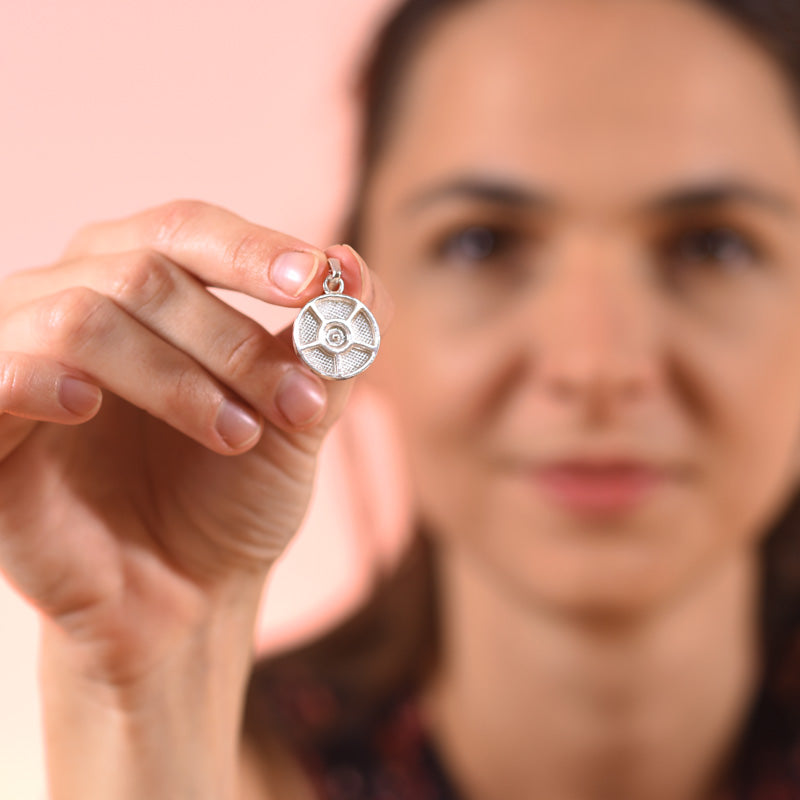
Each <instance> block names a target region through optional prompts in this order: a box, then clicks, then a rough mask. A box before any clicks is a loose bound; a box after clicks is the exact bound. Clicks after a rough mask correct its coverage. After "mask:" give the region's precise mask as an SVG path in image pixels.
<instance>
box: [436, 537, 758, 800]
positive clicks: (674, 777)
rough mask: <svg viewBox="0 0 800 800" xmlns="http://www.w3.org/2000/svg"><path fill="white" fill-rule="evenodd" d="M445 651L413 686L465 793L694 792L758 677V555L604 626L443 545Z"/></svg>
mask: <svg viewBox="0 0 800 800" xmlns="http://www.w3.org/2000/svg"><path fill="white" fill-rule="evenodd" d="M442 555H443V558H442V570H443V575H442V582H443V585H442V589H443V600H444V603H443V606H444V609H443V630H444V641H443V659H442V663H441V667H440V669H439V671H438V673H437V676H436V679H435V680H434V681H432V683H431V685H430V687H429V691H428V692H427V693H426V695H425V697H424V698H423V710H424V713H425V714H426V715H427V716H428V719H429V724H430V726H431V731H432V735H433V737H434V739H435V741H436V743H437V746H438V748H439V751H440V754H441V755H442V757H443V759H444V761H445V762H446V764H447V766H448V768H449V770H450V771H451V772H452V774H453V776H454V779H455V781H456V783H457V784H459V785H460V786H461V788H462V790H463V791H464V793H465V795H466V797H467V798H469V800H496V798H503V800H523V798H524V799H525V800H530V798H531V797H546V798H548V800H607V799H609V798H613V799H614V800H634V799H635V800H641V798H643V797H646V798H648V800H706V798H708V797H710V796H711V793H712V789H713V786H714V781H715V779H716V778H717V777H718V772H719V770H720V769H721V768H723V767H724V766H725V761H726V759H727V757H728V756H729V755H730V753H731V749H732V748H733V746H734V745H735V742H736V738H737V736H738V735H739V733H740V731H741V727H742V725H743V724H744V721H745V718H746V714H747V711H748V710H749V705H750V703H751V701H752V697H753V693H754V691H755V688H756V684H757V681H758V678H759V671H760V664H759V663H758V646H757V642H758V618H757V617H758V600H757V596H758V569H757V556H756V555H755V554H752V555H750V554H745V553H742V554H738V555H737V556H736V557H731V558H730V559H729V560H728V561H727V562H725V563H720V564H718V565H717V566H716V568H715V569H714V571H713V573H711V572H710V573H709V574H708V575H707V576H706V578H705V580H704V581H703V583H702V585H697V586H695V587H694V588H693V589H692V590H687V591H686V592H685V593H684V594H683V595H682V596H681V597H679V598H676V599H675V601H674V602H672V603H671V604H670V605H669V607H665V608H663V609H661V610H660V611H659V612H658V613H653V614H652V615H651V616H650V617H648V618H642V619H640V620H638V621H637V622H636V623H633V622H632V623H630V624H629V625H627V626H625V627H624V628H623V626H620V627H619V628H617V629H614V630H610V629H605V630H602V629H599V628H597V627H592V626H591V624H590V623H588V622H583V623H581V622H578V621H575V620H570V619H568V618H566V617H557V616H556V615H554V614H551V613H548V612H547V611H546V610H544V609H537V608H536V607H534V605H533V604H532V603H530V604H528V605H527V606H525V607H522V606H521V604H520V602H519V598H515V597H513V596H512V593H511V592H506V591H502V590H501V589H500V587H499V586H498V582H497V578H496V576H492V575H491V574H490V573H489V571H488V570H486V569H484V568H482V567H481V566H480V565H477V564H475V563H474V562H473V561H471V560H470V559H469V558H465V557H462V556H460V555H459V554H452V553H446V554H444V553H443V554H442Z"/></svg>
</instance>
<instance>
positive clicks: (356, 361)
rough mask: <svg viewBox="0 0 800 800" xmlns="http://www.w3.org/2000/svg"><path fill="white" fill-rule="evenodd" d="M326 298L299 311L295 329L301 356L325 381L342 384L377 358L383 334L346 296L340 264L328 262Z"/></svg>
mask: <svg viewBox="0 0 800 800" xmlns="http://www.w3.org/2000/svg"><path fill="white" fill-rule="evenodd" d="M328 266H329V267H330V275H328V276H327V277H326V278H325V281H324V283H323V290H324V292H325V293H324V294H321V295H320V296H319V297H315V298H314V299H313V300H311V301H309V302H308V303H306V304H305V305H304V306H303V308H301V309H300V313H299V314H298V315H297V317H296V318H295V321H294V327H293V329H292V341H293V342H294V349H295V352H296V353H297V355H298V356H300V358H301V359H302V360H303V361H304V362H305V363H306V364H308V366H309V367H310V368H311V369H312V371H314V372H316V373H317V375H319V376H320V377H322V378H326V379H327V380H336V381H341V380H345V379H346V378H352V377H353V376H355V375H358V374H359V373H360V372H363V371H364V370H365V369H366V368H367V367H368V366H369V365H370V364H371V363H372V362H373V361H374V360H375V356H376V355H377V354H378V348H379V347H380V344H381V333H380V330H378V323H377V322H376V321H375V317H374V316H372V312H371V311H370V310H369V309H368V308H367V307H366V306H365V305H364V304H363V303H362V302H361V301H360V300H356V298H355V297H350V295H346V294H344V293H343V292H344V281H343V280H342V271H341V263H340V261H339V259H338V258H329V259H328Z"/></svg>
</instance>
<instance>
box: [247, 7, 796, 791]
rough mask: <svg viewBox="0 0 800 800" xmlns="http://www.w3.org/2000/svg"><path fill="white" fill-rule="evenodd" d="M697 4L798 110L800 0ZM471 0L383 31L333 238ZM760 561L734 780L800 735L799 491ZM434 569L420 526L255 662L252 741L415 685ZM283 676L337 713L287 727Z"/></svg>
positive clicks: (336, 730)
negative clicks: (370, 578)
mask: <svg viewBox="0 0 800 800" xmlns="http://www.w3.org/2000/svg"><path fill="white" fill-rule="evenodd" d="M484 1H485V0H484ZM696 1H697V2H705V3H707V4H708V5H710V6H713V7H714V8H716V9H718V10H719V11H720V12H721V13H722V14H724V15H726V16H727V17H728V18H729V19H731V20H732V21H733V22H734V23H735V24H737V25H739V26H741V28H742V29H743V30H745V31H746V32H747V33H748V34H749V35H750V36H751V37H753V38H754V39H755V40H756V41H758V42H759V43H760V44H761V45H762V46H763V47H764V48H765V49H766V50H767V51H768V52H769V53H771V54H772V55H773V56H774V58H775V60H776V63H777V64H778V65H779V66H780V68H781V69H782V70H783V72H784V74H785V76H786V78H787V81H788V85H789V87H790V88H791V90H792V93H793V97H794V99H795V100H796V101H797V106H798V109H800V2H799V1H798V0H696ZM476 2H480V0H406V1H405V2H403V3H401V5H400V6H399V7H398V8H397V9H396V10H395V11H394V12H393V13H392V14H391V16H390V17H389V18H388V19H387V20H386V22H385V23H384V25H383V27H382V28H381V29H380V31H379V33H378V36H377V37H376V38H375V40H374V42H373V45H372V48H371V50H370V51H369V52H368V54H367V58H366V61H365V63H364V66H363V67H362V70H361V72H360V73H359V79H358V81H357V84H356V86H355V91H356V93H357V97H358V100H359V104H360V109H361V114H362V119H361V126H360V130H361V138H360V146H359V148H360V149H359V161H358V174H357V176H356V180H355V182H354V190H353V195H352V202H351V212H350V215H349V216H348V217H347V218H346V219H345V220H344V223H343V226H342V233H341V237H340V240H341V241H348V242H351V243H352V244H353V245H354V246H355V247H356V248H357V249H358V248H359V242H360V239H361V230H360V215H361V209H362V206H363V202H362V201H363V197H364V193H365V187H366V186H367V183H368V181H369V178H370V175H371V173H372V170H373V167H374V165H375V162H376V160H377V158H378V157H379V155H380V152H381V146H382V144H383V143H384V142H385V139H386V136H387V131H388V130H389V129H390V127H391V121H392V114H393V112H394V110H395V107H396V98H397V93H398V91H399V88H400V86H401V85H402V80H403V77H404V74H405V73H406V72H407V71H408V69H409V64H410V63H411V62H412V61H413V58H414V56H415V53H416V52H417V51H418V49H419V48H420V46H421V44H422V43H423V42H424V40H425V37H426V36H427V35H428V34H430V33H431V31H433V30H434V29H435V27H436V24H437V23H438V22H439V21H440V20H442V19H444V17H445V15H446V14H447V13H448V12H449V11H452V10H454V9H457V8H462V7H465V6H467V5H470V4H473V3H476ZM761 564H762V597H761V618H762V626H761V633H762V651H763V663H764V665H765V674H764V679H763V685H762V688H761V691H760V693H759V695H758V697H757V698H756V699H755V701H754V703H753V707H752V711H751V715H750V719H749V722H748V725H747V726H746V729H745V730H744V731H743V734H742V738H741V744H740V749H739V753H740V757H737V758H736V759H735V765H736V769H737V770H738V774H739V777H740V778H741V780H742V782H745V781H746V779H747V776H748V771H750V772H752V773H753V775H755V771H757V770H758V769H759V767H758V764H760V763H762V762H761V760H760V758H761V757H760V756H759V755H758V753H759V752H760V751H761V750H762V749H764V748H768V749H774V748H775V747H776V746H779V745H781V743H784V744H785V743H787V742H790V741H792V740H795V741H796V740H798V738H800V675H798V674H797V673H798V671H800V636H798V631H800V494H798V496H797V497H795V498H794V499H793V500H792V502H791V503H790V504H789V506H788V508H786V509H784V510H783V511H782V513H781V514H780V515H779V516H778V518H776V519H775V520H773V524H772V525H771V530H770V531H769V533H768V535H767V537H766V538H765V540H764V543H763V545H762V559H761ZM436 574H437V571H436V553H435V548H434V546H433V544H432V539H431V537H430V536H428V535H427V534H425V532H424V530H419V531H418V533H417V536H416V537H415V539H414V541H413V543H412V545H411V546H410V547H409V549H408V551H407V553H406V555H405V557H404V559H403V560H402V562H401V563H400V565H399V568H398V569H397V570H396V571H395V572H394V573H393V574H391V575H387V576H384V578H383V579H382V580H380V581H379V582H378V584H377V585H376V586H375V587H374V591H373V592H372V595H371V597H370V599H369V600H368V602H367V603H366V604H365V605H364V606H363V607H362V608H361V609H360V610H359V611H358V612H357V613H356V614H355V615H354V616H352V617H351V618H350V619H348V620H347V621H345V622H344V623H343V624H341V625H340V626H338V627H337V628H336V629H334V630H333V631H331V632H330V633H328V634H327V635H325V636H323V637H321V638H319V639H318V640H316V641H313V642H311V643H310V644H307V645H305V646H303V647H300V648H297V649H295V650H293V651H292V652H289V653H285V654H282V655H280V656H276V657H272V658H270V659H267V660H265V661H263V662H262V663H260V664H259V665H257V667H256V668H255V670H254V672H253V676H252V680H251V683H250V687H249V692H248V698H247V706H246V719H245V726H246V731H247V733H248V734H249V735H251V736H253V737H260V736H263V735H268V734H269V732H270V731H272V732H275V731H276V729H278V734H279V735H281V736H286V737H288V738H289V739H293V738H294V739H297V740H302V739H303V737H308V736H311V737H312V738H313V739H314V741H313V742H311V743H309V742H306V744H312V745H313V746H315V747H324V746H335V744H336V741H337V740H338V739H341V738H348V737H350V736H357V733H358V731H359V730H362V729H363V728H364V726H368V725H369V724H370V723H371V721H372V720H374V719H375V717H376V716H377V715H379V714H381V713H382V712H383V710H384V709H385V708H386V707H387V705H388V704H390V703H391V702H392V701H393V700H394V699H395V698H396V697H397V696H398V695H401V694H403V693H405V692H408V691H412V690H413V688H414V687H415V686H418V685H419V683H420V682H421V681H423V680H424V679H425V677H426V675H427V674H428V673H429V670H430V669H431V668H432V666H433V665H434V664H435V662H436V657H437V645H438V642H439V628H438V625H439V623H438V617H437V613H436V612H437V609H438V602H437V580H436ZM286 682H289V683H293V684H295V685H298V684H299V685H303V686H306V687H315V686H316V687H319V686H325V687H327V691H330V692H332V693H333V695H335V696H336V698H337V703H336V704H335V706H330V708H335V709H336V711H335V713H334V712H331V713H329V714H328V715H327V716H326V715H325V714H322V715H321V716H320V715H319V714H318V715H317V718H316V721H315V724H314V725H310V726H303V727H302V729H297V730H287V729H286V723H285V721H286V719H287V718H288V716H287V715H282V714H281V709H280V708H279V707H277V706H276V703H277V704H278V705H279V702H280V701H279V694H277V693H276V691H275V687H276V685H277V684H281V683H283V684H285V683H286ZM276 698H278V699H276ZM322 705H323V706H324V703H323V704H322ZM316 707H317V708H320V707H321V706H320V705H319V704H318V705H317V706H316ZM298 743H299V744H301V745H302V744H303V742H302V741H298ZM745 755H747V757H746V758H745V757H744V756H745Z"/></svg>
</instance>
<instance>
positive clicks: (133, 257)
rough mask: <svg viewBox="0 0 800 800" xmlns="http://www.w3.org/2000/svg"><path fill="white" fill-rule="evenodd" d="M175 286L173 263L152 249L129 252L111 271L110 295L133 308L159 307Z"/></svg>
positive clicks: (132, 309)
mask: <svg viewBox="0 0 800 800" xmlns="http://www.w3.org/2000/svg"><path fill="white" fill-rule="evenodd" d="M174 289H175V276H174V275H173V270H172V267H171V266H170V265H169V263H168V262H167V260H166V259H165V258H164V257H163V256H161V255H160V254H158V253H154V252H152V251H150V250H141V251H138V252H135V253H131V254H129V255H128V256H127V257H125V258H123V259H121V261H120V262H119V264H117V265H115V267H114V269H113V270H112V273H111V287H110V294H111V296H112V297H113V298H114V299H115V300H117V301H119V303H120V304H121V305H122V306H123V307H124V308H126V309H128V310H130V311H133V312H137V311H142V310H144V309H145V308H148V307H154V308H158V307H159V306H161V305H162V303H163V302H164V301H165V300H166V299H167V298H168V297H169V295H170V294H171V293H172V292H173V291H174Z"/></svg>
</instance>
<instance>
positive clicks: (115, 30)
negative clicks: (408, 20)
mask: <svg viewBox="0 0 800 800" xmlns="http://www.w3.org/2000/svg"><path fill="white" fill-rule="evenodd" d="M389 5H390V3H388V2H387V0H335V2H331V0H294V2H293V3H278V2H271V3H270V2H263V0H262V2H247V0H231V2H228V3H225V5H224V7H223V4H222V3H210V2H197V1H196V0H195V1H194V2H191V3H190V2H187V0H172V2H166V3H165V2H163V0H138V1H137V2H136V3H107V2H100V0H71V2H69V3H57V2H55V0H32V2H28V3H10V2H7V3H4V4H3V6H2V7H1V8H0V114H2V120H3V122H2V125H0V187H1V188H0V220H2V223H0V225H1V226H2V236H0V277H1V276H2V275H3V274H6V273H8V272H10V271H14V270H17V269H22V268H25V267H31V266H37V265H41V264H44V263H48V262H51V261H53V260H54V259H56V258H57V257H58V254H59V252H60V251H61V249H62V247H63V246H64V245H65V243H66V241H67V239H68V238H69V237H70V235H71V233H72V232H73V231H74V230H75V229H76V228H78V227H79V226H81V225H82V224H84V223H86V222H89V221H92V220H97V219H104V218H111V217H115V216H120V215H125V214H128V213H132V212H134V211H136V210H138V209H141V208H145V207H147V206H150V205H155V204H158V203H161V202H164V201H167V200H169V199H173V198H178V197H195V198H200V199H205V200H209V201H211V202H214V203H218V204H221V205H224V206H227V207H229V208H231V209H233V210H234V211H236V212H237V213H240V214H242V215H243V216H245V217H248V218H250V219H252V220H254V221H257V222H260V223H262V224H264V225H267V226H268V227H271V228H277V229H279V230H283V231H286V232H288V233H291V234H294V235H297V236H299V237H301V238H304V239H306V240H308V241H310V242H313V243H315V244H318V245H320V246H326V245H329V244H334V243H335V242H336V240H335V238H334V237H335V229H336V224H337V222H338V220H339V216H340V214H341V213H342V212H343V203H344V200H345V199H346V196H347V187H348V180H349V175H350V171H351V165H352V160H351V159H352V152H351V146H352V134H353V117H352V111H353V109H352V106H351V105H350V100H349V96H348V87H349V79H350V77H351V76H352V74H353V68H354V66H355V64H356V62H357V59H358V56H359V54H360V53H361V52H362V49H363V46H364V44H365V42H366V41H367V40H368V36H369V33H370V31H371V30H372V28H373V26H374V24H375V22H376V21H377V19H379V17H380V16H381V15H382V14H383V13H384V12H385V9H386V8H387V7H388V6H389ZM228 297H229V299H231V301H232V302H235V303H236V304H238V305H240V307H243V308H245V309H246V310H247V311H248V312H249V313H252V314H253V315H254V316H256V317H257V318H259V319H260V320H261V321H263V322H264V323H265V324H267V325H268V326H274V325H275V324H276V323H277V322H284V323H285V322H286V320H287V317H286V315H285V314H284V315H283V316H280V315H278V317H275V316H270V314H269V311H268V309H265V308H264V307H263V306H262V305H261V304H257V303H254V302H249V303H248V302H241V301H240V300H238V299H236V298H232V297H230V296H228ZM389 425H390V421H387V419H386V418H385V415H384V413H383V411H382V406H381V405H380V402H379V400H378V399H376V398H374V397H372V396H368V395H366V394H365V393H363V392H362V393H360V394H359V395H358V396H357V397H356V398H355V399H354V403H353V404H351V408H350V409H349V410H348V412H347V415H346V417H345V419H344V420H343V421H342V423H341V424H340V425H339V426H338V428H337V430H336V431H335V432H334V435H332V437H331V438H330V439H329V440H328V442H327V443H326V445H325V448H324V451H323V458H322V466H321V471H320V476H319V480H318V484H317V488H316V493H315V499H314V502H313V504H312V508H311V510H310V513H309V517H308V519H307V522H306V524H305V525H304V528H303V530H302V531H301V533H300V535H299V536H298V538H297V539H296V540H295V543H294V544H293V545H292V547H291V548H290V552H289V554H288V556H287V558H286V559H285V560H284V561H283V562H282V563H281V565H280V566H279V568H278V569H277V570H276V573H275V575H274V578H273V580H272V581H271V582H270V586H269V592H268V593H269V603H268V604H267V606H266V611H265V612H263V613H262V617H261V620H260V623H259V630H258V641H259V645H260V646H261V647H262V648H268V647H272V646H276V645H278V644H280V643H282V642H286V641H288V640H291V639H292V638H296V637H297V636H301V635H304V634H306V633H308V632H309V631H312V630H314V629H316V628H318V627H319V626H320V625H323V624H325V623H326V622H327V621H329V620H330V619H331V618H332V617H336V616H337V615H340V614H342V613H344V612H345V611H346V610H347V609H348V608H349V607H350V606H351V605H352V604H353V603H355V602H356V601H357V600H358V598H359V596H361V593H362V592H363V591H364V588H365V586H366V583H367V580H368V578H369V576H370V574H371V568H372V567H373V566H374V565H375V564H376V563H378V562H380V561H381V560H385V559H387V558H390V557H391V556H392V554H393V553H395V552H396V549H397V544H398V542H399V541H401V539H402V535H403V532H404V531H405V523H406V519H405V517H404V515H403V514H402V513H400V509H401V508H404V507H405V503H404V502H403V498H404V497H405V495H404V488H403V482H402V474H403V473H402V470H401V469H399V463H400V462H399V461H398V458H397V454H396V448H395V446H394V442H393V440H392V438H391V435H390V428H387V426H389ZM376 437H381V438H382V440H383V441H384V442H385V445H384V446H383V447H381V448H376V447H375V446H374V442H375V439H376ZM343 460H345V462H346V464H345V466H346V467H347V468H346V469H345V470H344V471H342V470H341V469H339V467H340V465H341V464H342V462H343ZM343 476H344V477H343ZM369 476H372V477H371V478H370V479H369V481H368V480H367V479H368V477H369ZM356 484H357V485H358V486H357V488H358V491H352V489H353V488H354V487H355V486H356ZM398 490H399V491H398ZM398 501H399V502H398ZM376 530H380V531H381V536H376V535H375V531H376ZM310 587H313V591H311V588H310ZM0 647H2V661H1V662H0V663H1V664H2V667H0V797H3V798H6V797H7V798H15V800H27V798H40V797H43V796H44V780H43V776H42V766H41V765H42V754H41V745H40V741H39V739H40V732H39V722H38V713H39V708H38V701H37V694H36V675H35V670H36V619H35V615H34V613H33V612H32V611H31V609H29V608H28V607H27V606H26V605H25V603H24V602H23V601H22V600H21V599H20V598H19V597H18V596H17V595H16V594H14V592H13V591H12V590H11V589H10V588H9V587H8V586H7V584H5V582H4V581H3V580H2V579H0Z"/></svg>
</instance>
